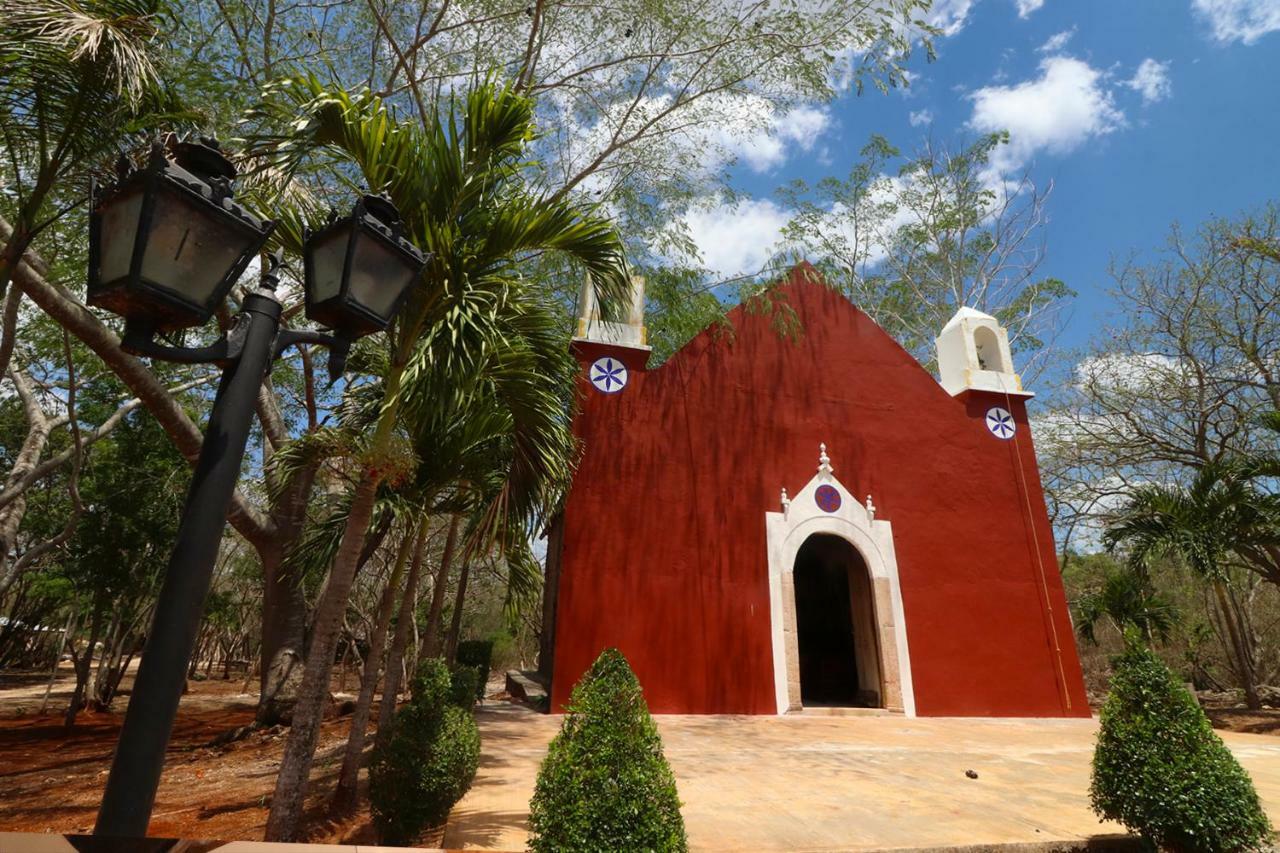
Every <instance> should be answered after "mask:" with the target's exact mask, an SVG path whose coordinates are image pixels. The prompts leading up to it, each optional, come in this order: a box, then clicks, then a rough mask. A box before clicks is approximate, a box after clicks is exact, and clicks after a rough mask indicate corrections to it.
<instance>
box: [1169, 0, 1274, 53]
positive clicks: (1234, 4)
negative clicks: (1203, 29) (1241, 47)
mask: <svg viewBox="0 0 1280 853" xmlns="http://www.w3.org/2000/svg"><path fill="white" fill-rule="evenodd" d="M1191 8H1192V9H1194V10H1195V12H1196V14H1197V16H1198V17H1199V18H1200V19H1201V20H1202V21H1204V22H1205V23H1207V24H1208V25H1209V29H1210V31H1211V32H1212V33H1213V37H1214V38H1215V39H1216V40H1218V41H1220V42H1223V43H1226V42H1233V41H1239V42H1242V43H1243V44H1253V43H1254V42H1255V41H1257V40H1258V39H1260V38H1262V37H1263V36H1265V35H1266V34H1267V33H1271V32H1275V31H1276V30H1280V0H1192V2H1191Z"/></svg>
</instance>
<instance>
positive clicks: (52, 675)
mask: <svg viewBox="0 0 1280 853" xmlns="http://www.w3.org/2000/svg"><path fill="white" fill-rule="evenodd" d="M79 615H80V613H79V611H77V610H76V609H75V608H72V609H71V615H69V616H68V617H67V627H66V628H63V629H62V642H61V643H59V644H58V650H57V652H55V653H54V655H53V668H52V669H50V670H49V683H48V684H46V685H45V686H44V701H43V702H41V703H40V716H42V717H43V716H44V714H45V712H46V711H48V710H49V694H50V693H52V692H53V682H54V681H55V680H57V678H58V664H60V663H62V650H63V649H65V648H66V647H67V643H68V642H70V641H71V635H72V634H73V633H75V630H76V617H77V616H79ZM74 652H75V650H74V649H73V650H72V653H73V654H74Z"/></svg>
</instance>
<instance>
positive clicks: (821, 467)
mask: <svg viewBox="0 0 1280 853" xmlns="http://www.w3.org/2000/svg"><path fill="white" fill-rule="evenodd" d="M819 489H821V492H819ZM832 489H834V491H835V493H836V494H837V495H838V496H839V499H838V500H833V499H832V491H831V490H832ZM875 513H876V508H875V506H874V505H873V503H872V501H871V496H870V495H868V496H867V500H866V503H865V504H863V503H859V502H858V500H857V499H855V498H854V496H853V494H852V493H851V492H850V491H849V490H848V489H846V488H845V487H844V485H843V484H842V483H841V482H840V481H839V480H837V479H836V477H835V474H834V471H833V469H832V467H831V459H830V458H829V457H828V456H827V447H826V445H825V444H823V445H821V447H820V452H819V457H818V473H817V474H815V475H814V477H813V479H812V480H810V481H809V482H808V484H806V485H805V487H804V488H803V489H801V490H800V492H799V493H798V494H797V495H796V496H795V497H793V498H789V497H788V496H787V490H786V489H783V490H782V511H781V512H766V513H765V516H764V517H765V530H766V533H767V541H768V549H769V620H770V627H771V633H772V637H773V680H774V690H775V692H776V695H777V700H778V713H779V714H785V713H787V712H788V711H799V710H801V709H802V708H803V705H802V704H801V701H800V648H799V642H798V639H797V634H796V595H795V575H794V572H795V564H796V554H797V553H798V552H799V551H800V546H801V545H802V544H804V541H805V540H806V539H808V538H809V537H810V536H812V535H814V534H815V533H827V534H831V535H833V536H838V537H840V538H841V539H844V540H845V541H846V542H848V543H849V544H850V545H852V546H853V547H854V548H855V549H857V551H858V553H859V554H860V555H861V556H862V559H863V561H864V562H865V563H866V565H867V571H868V572H869V573H870V575H871V588H872V590H873V593H874V597H875V601H874V602H873V609H874V611H875V618H876V639H877V640H878V645H879V654H880V679H881V693H880V700H881V702H882V704H883V705H884V707H885V708H886V709H888V710H890V711H898V712H901V713H904V714H906V716H908V717H914V716H915V715H916V701H915V691H914V689H913V687H912V683H911V656H910V652H909V650H908V648H907V623H906V619H905V617H904V614H903V610H902V591H901V589H900V588H899V585H898V561H897V557H896V556H895V555H894V551H893V526H892V525H891V524H890V523H889V522H888V521H883V520H877V519H876V517H875Z"/></svg>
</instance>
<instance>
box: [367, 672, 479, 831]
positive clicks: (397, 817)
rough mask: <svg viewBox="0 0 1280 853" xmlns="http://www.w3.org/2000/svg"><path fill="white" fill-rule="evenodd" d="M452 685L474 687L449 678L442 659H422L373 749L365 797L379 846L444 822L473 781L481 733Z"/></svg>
mask: <svg viewBox="0 0 1280 853" xmlns="http://www.w3.org/2000/svg"><path fill="white" fill-rule="evenodd" d="M472 678H474V674H473V675H472ZM455 687H461V688H463V689H466V690H467V691H468V695H469V691H470V690H472V689H473V688H472V682H471V681H470V680H467V679H465V678H464V679H462V680H461V681H458V680H455V679H454V678H451V676H450V673H449V670H448V668H447V667H446V666H445V664H444V661H442V660H438V659H432V660H427V661H424V662H423V664H422V666H421V667H420V668H419V670H418V673H417V675H416V677H415V678H414V680H413V698H412V700H410V702H409V703H408V704H407V705H405V706H404V707H402V708H401V709H400V710H399V711H397V712H396V716H395V719H394V720H393V721H392V726H393V728H392V730H391V737H390V738H389V739H388V740H387V742H386V745H385V748H378V747H375V748H374V752H373V758H372V761H371V763H370V766H369V801H370V805H371V806H372V811H373V823H374V827H375V828H376V829H377V831H378V840H379V843H381V844H393V845H408V844H412V843H413V842H414V841H415V840H417V838H418V836H419V835H421V833H422V831H423V830H424V829H426V828H428V827H431V826H439V825H440V824H442V823H444V821H445V820H446V819H447V818H448V817H449V810H450V809H451V808H453V805H454V803H456V802H458V800H460V799H462V796H463V795H464V794H465V793H466V792H467V790H468V789H469V788H470V787H471V782H472V780H474V779H475V775H476V767H477V766H478V764H479V761H480V731H479V729H477V728H476V722H475V720H474V719H473V718H472V716H471V712H470V711H469V710H466V709H464V708H460V707H458V706H457V705H456V704H453V703H452V702H451V698H452V696H453V695H454V693H455ZM467 707H468V708H469V707H470V705H468V706H467Z"/></svg>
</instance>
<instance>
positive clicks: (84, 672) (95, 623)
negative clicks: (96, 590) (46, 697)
mask: <svg viewBox="0 0 1280 853" xmlns="http://www.w3.org/2000/svg"><path fill="white" fill-rule="evenodd" d="M102 610H103V600H102V596H101V595H97V596H94V602H93V619H92V620H91V622H90V627H89V647H88V648H87V649H85V650H84V656H83V657H81V656H80V655H77V654H76V653H75V652H74V651H72V652H71V658H72V663H74V664H75V668H76V689H75V690H73V691H72V692H71V701H70V702H69V703H68V704H67V715H66V717H64V718H63V720H62V727H63V729H65V730H66V731H71V729H72V728H73V727H74V726H75V724H76V715H77V714H79V713H80V706H81V705H82V704H83V703H84V689H85V687H86V686H88V684H89V668H90V667H91V666H93V647H94V646H95V645H97V644H98V632H99V631H100V630H101V629H102Z"/></svg>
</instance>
